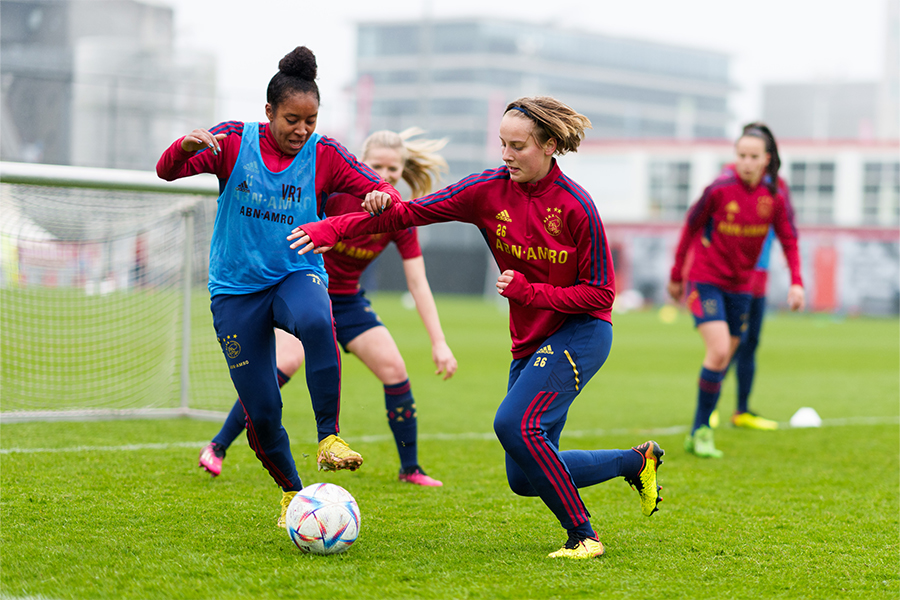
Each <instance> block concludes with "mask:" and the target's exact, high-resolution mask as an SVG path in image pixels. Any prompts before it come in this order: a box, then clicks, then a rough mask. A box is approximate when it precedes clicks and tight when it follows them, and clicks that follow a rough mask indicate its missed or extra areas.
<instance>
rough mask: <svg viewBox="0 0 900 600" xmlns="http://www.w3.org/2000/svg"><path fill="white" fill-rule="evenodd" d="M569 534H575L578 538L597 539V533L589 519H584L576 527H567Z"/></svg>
mask: <svg viewBox="0 0 900 600" xmlns="http://www.w3.org/2000/svg"><path fill="white" fill-rule="evenodd" d="M569 535H576V536H578V538H579V539H584V538H594V539H595V540H596V539H597V533H596V532H595V531H594V528H593V527H591V522H590V521H585V522H584V523H582V524H581V525H579V526H577V527H573V528H572V529H569Z"/></svg>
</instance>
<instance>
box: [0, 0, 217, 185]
mask: <svg viewBox="0 0 900 600" xmlns="http://www.w3.org/2000/svg"><path fill="white" fill-rule="evenodd" d="M173 21H174V19H173V13H172V9H171V8H168V7H164V6H160V5H157V4H150V3H143V2H138V1H136V0H0V75H2V77H0V81H2V99H0V106H2V121H0V130H2V135H0V142H2V143H0V159H2V160H6V161H19V162H40V163H50V164H62V165H78V166H91V167H111V168H127V169H140V170H150V169H153V168H154V166H155V164H156V161H157V159H158V158H159V154H160V152H161V151H162V149H163V148H165V147H166V146H167V145H168V144H169V143H171V141H172V140H173V139H175V138H176V137H178V135H181V134H183V133H184V131H187V130H190V129H191V128H192V127H193V125H192V124H194V123H207V122H211V121H212V120H213V116H214V103H215V83H216V82H215V66H214V61H213V57H212V55H198V54H196V53H194V54H191V55H190V56H182V55H179V54H177V53H176V52H175V49H174V45H173V42H174V30H173V29H174V24H173Z"/></svg>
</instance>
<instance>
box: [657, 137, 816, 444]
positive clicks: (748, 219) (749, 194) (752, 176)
mask: <svg viewBox="0 0 900 600" xmlns="http://www.w3.org/2000/svg"><path fill="white" fill-rule="evenodd" d="M735 151H736V155H737V159H736V162H735V163H734V164H733V165H729V166H728V167H727V168H726V169H725V170H724V171H723V173H722V174H721V175H719V177H718V178H717V179H716V180H715V181H714V182H713V183H712V184H711V185H710V186H709V187H707V188H706V190H705V191H704V192H703V196H702V197H701V198H700V200H699V201H698V202H697V203H696V204H695V205H694V206H693V207H692V208H691V209H690V211H689V212H688V216H687V222H686V223H685V225H684V228H683V229H682V232H681V239H680V241H679V242H678V247H677V249H676V251H675V264H674V265H673V266H672V272H671V275H670V281H669V285H668V291H669V295H671V296H672V298H674V299H676V300H680V299H681V297H682V295H683V293H684V291H685V286H684V282H683V275H682V271H683V270H684V263H685V257H686V256H687V253H688V251H689V250H692V251H693V252H694V259H693V263H692V264H691V267H690V272H689V273H688V297H687V304H688V307H689V308H690V310H691V312H692V313H693V315H694V322H695V324H696V327H697V331H698V332H700V336H701V337H702V338H703V343H704V344H705V345H706V355H705V356H704V358H703V367H702V369H701V370H700V381H699V384H698V387H699V391H698V394H697V410H696V413H695V416H694V424H693V427H692V429H691V433H690V434H689V435H688V436H687V438H685V442H684V447H685V450H687V451H688V452H690V453H693V454H695V455H697V456H701V457H704V458H720V457H721V456H722V451H721V450H718V449H717V448H716V446H715V441H714V440H713V433H712V429H710V427H709V417H710V414H711V413H712V412H713V410H715V408H716V403H717V402H718V400H719V391H720V388H721V385H722V379H723V378H724V377H725V372H726V370H727V368H728V363H729V362H730V361H731V357H732V356H733V355H734V352H735V350H736V349H737V347H738V344H739V343H740V341H741V334H742V332H743V331H744V330H745V329H746V326H747V313H748V311H749V308H750V296H751V294H750V285H751V281H750V277H751V274H752V273H753V267H754V265H755V264H756V262H757V260H758V258H759V255H760V252H761V250H762V247H763V243H764V241H765V239H766V236H767V235H768V232H769V227H770V226H772V227H773V228H774V230H775V234H776V235H777V236H778V239H779V241H780V242H781V246H782V249H783V250H784V255H785V258H786V259H787V263H788V267H789V268H790V270H791V287H790V289H789V290H788V305H789V306H790V308H791V310H800V309H802V308H803V305H804V292H803V280H802V278H801V276H800V255H799V253H798V251H797V228H796V227H795V226H794V214H793V210H792V208H791V205H790V204H789V203H788V202H787V201H786V199H785V197H784V196H783V195H782V194H781V192H780V191H779V189H778V181H779V179H778V168H779V167H780V165H781V160H780V159H779V157H778V146H777V144H776V143H775V137H774V136H773V135H772V132H771V131H769V128H768V127H766V126H765V125H762V124H760V123H756V124H754V126H752V127H747V128H745V129H744V131H743V133H742V134H741V137H740V138H739V139H738V141H737V143H736V145H735Z"/></svg>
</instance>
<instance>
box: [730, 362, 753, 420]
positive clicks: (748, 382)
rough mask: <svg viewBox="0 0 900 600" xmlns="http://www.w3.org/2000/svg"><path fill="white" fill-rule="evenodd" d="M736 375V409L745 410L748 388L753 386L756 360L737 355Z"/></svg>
mask: <svg viewBox="0 0 900 600" xmlns="http://www.w3.org/2000/svg"><path fill="white" fill-rule="evenodd" d="M736 362H737V365H736V367H737V368H736V369H735V374H736V375H737V411H738V412H739V413H743V412H747V411H748V410H749V408H748V407H749V405H750V389H751V388H752V387H753V376H754V375H755V374H756V361H755V360H753V358H750V359H747V358H745V357H743V356H739V357H738V360H737V361H736Z"/></svg>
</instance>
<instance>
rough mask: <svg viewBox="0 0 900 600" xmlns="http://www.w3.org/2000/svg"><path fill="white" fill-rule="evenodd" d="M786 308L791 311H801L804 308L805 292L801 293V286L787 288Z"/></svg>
mask: <svg viewBox="0 0 900 600" xmlns="http://www.w3.org/2000/svg"><path fill="white" fill-rule="evenodd" d="M787 301H788V306H789V307H790V308H791V310H794V311H797V310H803V307H804V306H806V292H805V291H803V286H802V285H792V286H791V287H790V288H788V298H787Z"/></svg>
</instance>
